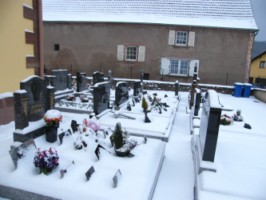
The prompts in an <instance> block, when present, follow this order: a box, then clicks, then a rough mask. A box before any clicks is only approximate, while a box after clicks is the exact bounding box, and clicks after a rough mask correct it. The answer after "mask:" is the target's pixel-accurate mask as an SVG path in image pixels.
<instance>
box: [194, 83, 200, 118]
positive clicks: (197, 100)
mask: <svg viewBox="0 0 266 200" xmlns="http://www.w3.org/2000/svg"><path fill="white" fill-rule="evenodd" d="M200 102H201V90H200V89H198V88H196V96H195V100H194V116H198V114H199V109H200Z"/></svg>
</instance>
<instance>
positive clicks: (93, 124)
mask: <svg viewBox="0 0 266 200" xmlns="http://www.w3.org/2000/svg"><path fill="white" fill-rule="evenodd" d="M83 125H84V126H86V127H89V128H91V129H92V130H93V131H94V132H97V131H98V130H100V123H99V122H98V120H97V119H96V117H92V118H90V119H86V118H85V119H84V120H83Z"/></svg>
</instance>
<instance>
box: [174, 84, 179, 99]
mask: <svg viewBox="0 0 266 200" xmlns="http://www.w3.org/2000/svg"><path fill="white" fill-rule="evenodd" d="M178 91H179V82H178V81H176V82H175V96H178Z"/></svg>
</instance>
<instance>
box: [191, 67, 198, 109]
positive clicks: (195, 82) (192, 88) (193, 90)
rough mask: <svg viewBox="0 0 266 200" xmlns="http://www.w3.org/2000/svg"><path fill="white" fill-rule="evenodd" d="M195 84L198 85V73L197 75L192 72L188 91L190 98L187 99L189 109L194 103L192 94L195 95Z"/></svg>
mask: <svg viewBox="0 0 266 200" xmlns="http://www.w3.org/2000/svg"><path fill="white" fill-rule="evenodd" d="M197 85H198V75H197V73H195V72H194V75H193V80H192V85H191V88H190V92H189V93H190V100H189V108H190V109H191V108H192V106H193V105H194V95H195V89H196V87H197Z"/></svg>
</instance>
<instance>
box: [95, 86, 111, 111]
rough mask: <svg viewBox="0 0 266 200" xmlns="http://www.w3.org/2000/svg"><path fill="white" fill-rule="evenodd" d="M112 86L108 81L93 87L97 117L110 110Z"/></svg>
mask: <svg viewBox="0 0 266 200" xmlns="http://www.w3.org/2000/svg"><path fill="white" fill-rule="evenodd" d="M109 101H110V84H109V82H108V81H105V82H101V83H96V84H95V85H94V86H93V110H94V113H95V114H96V115H98V114H100V113H101V112H103V111H104V110H106V109H108V108H109V104H110V103H109Z"/></svg>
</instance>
